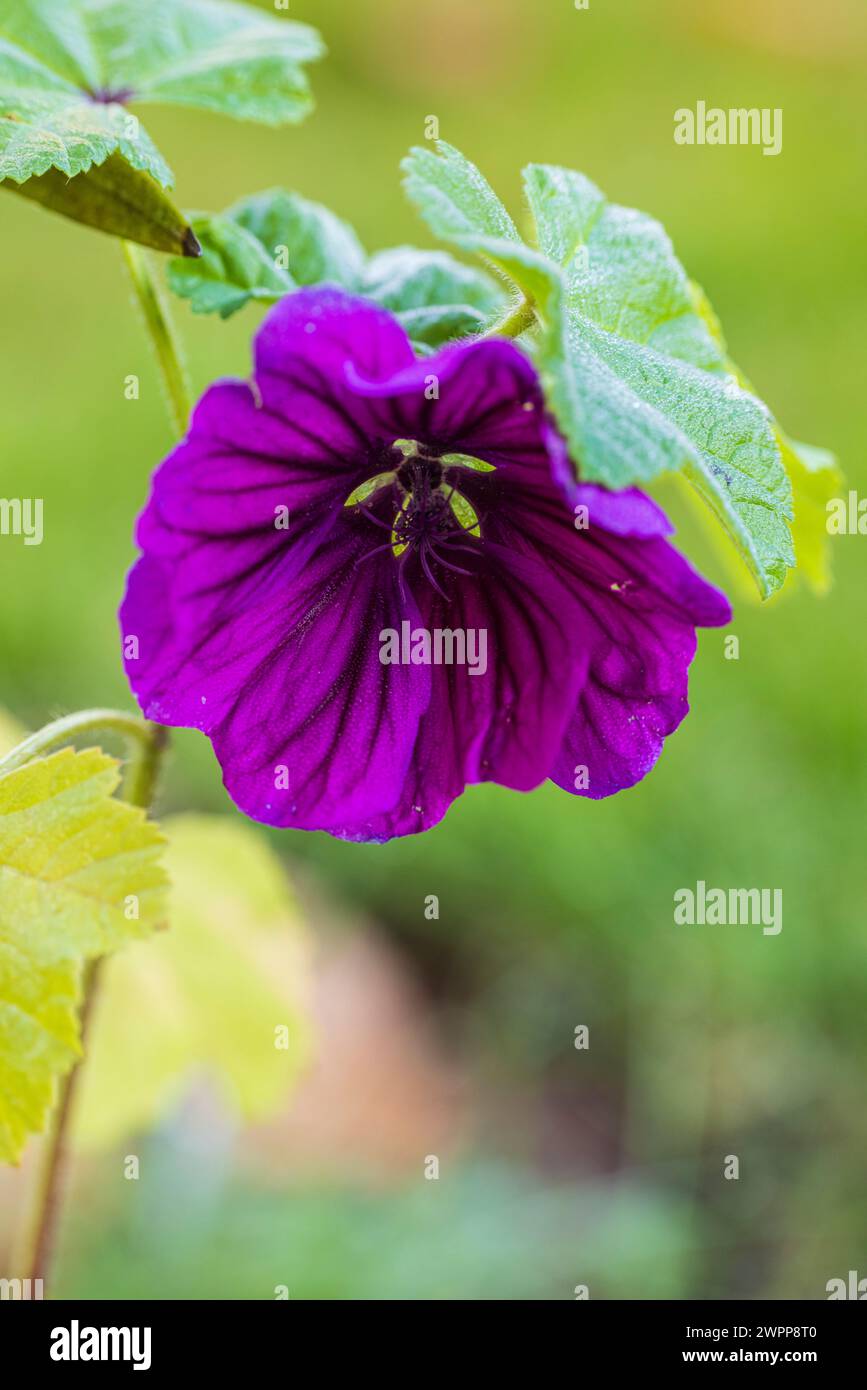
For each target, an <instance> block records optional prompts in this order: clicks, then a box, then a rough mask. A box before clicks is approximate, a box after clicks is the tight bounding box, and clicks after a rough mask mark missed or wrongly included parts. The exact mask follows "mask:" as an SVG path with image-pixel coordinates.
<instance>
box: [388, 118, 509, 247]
mask: <svg viewBox="0 0 867 1390" xmlns="http://www.w3.org/2000/svg"><path fill="white" fill-rule="evenodd" d="M401 167H402V169H403V170H404V174H405V178H404V186H405V188H406V191H407V193H408V194H409V196H410V198H411V199H412V201H413V202H414V203H415V205H416V207H417V208H418V209H419V211H420V212H421V214H422V216H423V217H424V219H425V221H426V222H427V224H428V226H429V227H430V229H431V231H432V232H434V233H435V234H436V236H440V237H444V238H445V240H446V241H455V242H458V243H459V244H460V242H461V239H462V238H463V237H473V236H482V237H493V238H494V239H495V240H506V241H515V242H520V240H521V238H520V236H519V235H518V229H517V227H516V226H515V224H514V222H513V221H512V219H511V217H510V216H509V214H508V212H507V211H506V209H505V208H504V207H503V204H502V203H501V202H500V200H499V198H498V197H497V195H496V193H495V192H494V190H493V189H492V188H491V185H490V184H489V183H488V181H487V179H486V178H484V176H483V175H482V174H481V173H480V172H479V170H478V169H477V168H476V166H475V164H471V163H470V161H469V160H468V159H466V158H465V157H464V156H463V155H462V154H461V152H460V151H459V150H456V149H455V148H454V146H453V145H448V144H446V142H445V141H444V140H438V141H437V142H436V153H434V151H433V150H431V149H423V148H421V147H420V146H416V147H415V148H414V149H412V150H410V152H409V154H408V155H407V157H406V159H404V160H403V162H402V165H401Z"/></svg>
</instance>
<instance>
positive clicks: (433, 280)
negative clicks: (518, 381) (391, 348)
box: [361, 246, 503, 348]
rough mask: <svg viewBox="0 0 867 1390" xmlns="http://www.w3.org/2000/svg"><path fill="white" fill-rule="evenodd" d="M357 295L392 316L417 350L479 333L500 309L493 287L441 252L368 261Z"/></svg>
mask: <svg viewBox="0 0 867 1390" xmlns="http://www.w3.org/2000/svg"><path fill="white" fill-rule="evenodd" d="M361 291H362V293H363V294H366V295H369V296H370V298H371V299H375V300H376V302H377V303H378V304H381V305H382V306H383V308H385V309H389V310H391V312H392V313H394V314H396V315H397V317H398V318H399V319H400V321H401V323H402V324H403V326H404V328H405V329H406V331H407V333H408V334H409V336H410V338H411V339H412V340H413V342H414V344H415V345H416V346H417V347H421V348H437V347H440V346H442V344H443V343H446V342H448V341H450V340H451V339H453V338H458V337H464V336H466V335H467V334H470V333H478V332H481V331H482V329H484V328H485V327H487V326H488V325H489V324H490V323H491V322H492V320H493V319H494V318H495V317H496V315H497V313H498V312H499V311H500V309H501V308H502V305H503V294H502V291H501V290H500V289H499V287H498V286H497V285H496V284H495V282H494V281H493V280H492V279H491V278H490V277H489V276H488V275H485V274H483V273H482V272H481V271H479V270H476V269H475V268H474V267H473V266H468V265H463V264H462V262H460V261H456V260H455V259H454V257H453V256H449V255H448V254H447V253H446V252H444V251H417V250H416V249H415V248H414V247H412V246H395V247H393V248H391V249H390V250H388V251H380V252H379V253H378V254H377V255H375V256H373V257H371V259H370V261H369V262H368V264H367V268H366V270H365V273H364V278H363V281H362V285H361Z"/></svg>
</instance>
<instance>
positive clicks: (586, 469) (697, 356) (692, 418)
mask: <svg viewBox="0 0 867 1390" xmlns="http://www.w3.org/2000/svg"><path fill="white" fill-rule="evenodd" d="M437 163H440V164H441V165H442V169H441V170H440V171H439V172H437V170H436V168H435V166H436V165H437ZM404 167H405V168H406V170H407V179H406V188H407V192H408V193H409V195H410V197H411V198H413V200H414V201H415V202H416V203H417V204H418V206H419V209H420V211H421V212H422V214H423V216H424V217H425V218H426V219H427V221H428V222H429V224H430V226H431V227H432V228H433V230H434V231H436V232H437V233H438V234H439V235H441V236H445V237H446V238H447V239H449V240H451V241H453V242H455V243H456V244H457V245H458V246H460V247H462V248H463V249H464V250H467V251H474V252H476V253H477V254H479V255H481V256H482V257H484V259H485V260H487V261H488V263H489V264H492V265H494V266H495V267H496V268H497V269H498V270H499V271H500V272H501V273H502V274H504V275H505V276H507V277H508V278H509V279H510V280H511V281H512V282H513V284H514V285H515V287H516V288H517V289H519V290H520V291H522V293H523V295H524V297H525V299H526V300H527V301H528V303H529V304H530V305H531V306H532V308H534V309H535V313H536V319H537V323H536V326H535V331H534V332H532V333H527V334H526V335H525V338H524V341H525V342H526V344H527V346H528V348H530V349H531V350H532V352H533V355H534V358H535V360H536V362H537V365H538V367H539V370H540V373H541V375H542V380H543V384H544V387H545V390H546V395H547V397H548V400H549V402H550V404H551V407H552V410H553V412H554V414H555V416H556V418H557V422H558V424H559V426H560V429H561V430H562V432H563V435H564V437H565V438H566V440H567V443H568V444H569V449H570V453H571V456H572V458H573V460H574V461H575V463H576V467H577V468H578V470H579V472H580V475H581V476H582V477H583V478H588V479H592V480H593V481H595V482H600V483H603V484H604V485H605V486H607V487H611V488H623V487H627V486H629V485H630V484H633V483H646V482H648V481H650V480H651V479H653V478H655V477H657V476H659V475H660V474H662V473H667V472H679V471H683V472H684V473H685V475H686V476H687V477H688V478H689V480H690V481H691V482H692V483H693V484H694V486H695V487H696V488H697V489H698V490H699V492H700V493H701V494H702V496H703V497H704V498H705V500H706V501H707V502H708V503H709V505H710V506H711V507H712V508H713V510H714V512H715V513H716V515H717V516H718V517H719V519H720V520H721V521H722V523H723V524H724V525H725V526H726V528H727V529H728V531H729V533H730V534H731V536H732V537H733V539H734V540H735V542H736V544H737V545H738V548H739V550H740V551H741V554H742V555H743V557H744V559H745V560H746V562H747V564H748V565H749V567H750V569H751V570H752V572H753V574H754V576H755V578H756V581H757V583H758V585H759V588H760V590H761V592H762V594H763V595H768V594H770V593H772V592H773V591H774V590H775V589H777V588H779V587H780V585H781V584H782V583H783V580H784V578H785V574H786V569H787V567H788V566H789V565H791V564H793V562H794V553H793V549H792V540H791V535H790V533H789V529H788V526H787V521H788V519H789V518H790V517H791V515H792V501H791V485H790V483H789V479H788V477H787V474H786V471H785V469H784V467H783V464H782V461H781V458H780V450H779V447H778V445H777V440H776V437H775V433H774V429H773V424H772V422H771V420H770V417H769V414H768V412H767V410H766V408H765V407H764V406H763V405H762V403H761V402H760V401H759V400H758V399H757V398H756V397H755V396H753V395H752V393H751V392H749V391H748V390H746V389H745V388H744V387H743V386H742V385H741V384H740V383H739V382H738V381H737V380H736V379H735V377H734V376H733V374H732V373H731V371H730V370H729V367H728V364H727V361H726V357H725V352H724V348H723V346H722V345H721V343H720V342H719V341H717V339H716V338H715V336H714V333H713V331H712V329H711V327H710V326H709V324H708V322H707V321H706V320H705V318H704V317H703V316H702V314H701V313H700V312H699V310H698V308H697V306H696V304H695V302H694V297H693V287H692V286H691V284H690V281H689V280H688V278H687V276H686V273H685V272H684V270H683V267H682V266H681V265H680V262H679V261H678V260H677V257H676V256H675V254H674V251H673V248H672V246H671V242H670V241H669V239H668V237H667V236H666V234H665V232H664V230H663V228H662V227H661V226H660V225H659V223H658V222H656V221H655V220H654V219H653V218H651V217H647V216H646V215H645V214H643V213H640V212H636V211H634V210H632V209H629V208H620V207H617V206H615V205H613V204H610V203H608V202H607V200H606V199H605V197H604V195H603V194H602V193H601V192H600V191H599V189H597V188H596V187H595V185H594V184H592V183H591V182H590V180H589V179H586V178H584V177H583V176H582V175H581V174H577V173H575V172H573V171H572V170H567V169H558V168H554V167H552V166H547V165H530V166H529V168H528V169H527V170H526V171H525V175H524V178H525V188H526V193H527V198H528V201H529V204H530V208H531V211H532V213H533V215H534V220H535V223H536V238H537V242H538V249H534V248H530V247H526V246H524V245H523V243H520V242H518V243H517V244H516V238H515V235H513V231H514V225H513V224H512V223H511V220H510V219H509V221H508V223H504V221H503V218H502V217H499V216H497V215H496V214H495V212H493V211H492V210H491V205H490V200H489V199H487V198H483V197H482V196H481V194H480V195H479V197H478V199H476V201H475V203H473V204H472V206H470V204H469V202H464V203H463V204H461V208H462V212H463V215H462V216H459V215H458V213H457V212H456V211H455V204H457V203H458V201H459V200H458V197H457V194H456V193H453V198H452V202H451V203H449V202H447V201H446V200H445V197H444V195H443V193H442V189H443V187H444V186H445V187H447V188H450V189H452V190H454V188H455V185H456V183H460V186H461V187H463V188H470V189H475V188H478V186H479V182H481V185H482V186H483V187H484V188H485V189H487V187H488V186H487V184H486V183H485V182H484V180H483V179H482V176H481V175H480V174H478V172H477V171H475V174H474V173H473V172H471V171H472V167H473V166H471V165H468V163H467V161H466V160H464V159H463V157H462V156H458V157H457V158H456V156H455V152H453V151H451V150H449V149H448V148H447V147H446V149H445V150H443V151H442V152H441V154H440V156H437V155H434V154H433V153H431V152H429V151H414V152H413V153H412V154H411V156H410V158H409V160H408V161H406V162H405V166H404ZM458 171H459V172H458ZM488 191H489V192H490V190H488ZM491 197H492V198H494V199H495V200H496V195H494V194H493V193H491ZM496 205H497V206H501V205H500V204H499V202H498V200H497V202H496ZM480 206H481V211H480V210H479V208H480ZM506 217H508V214H506ZM494 225H498V226H499V231H497V233H496V234H494V233H493V232H492V228H493V227H494ZM528 321H529V320H528Z"/></svg>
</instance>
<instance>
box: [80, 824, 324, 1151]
mask: <svg viewBox="0 0 867 1390" xmlns="http://www.w3.org/2000/svg"><path fill="white" fill-rule="evenodd" d="M163 829H164V831H165V833H166V835H167V836H168V842H169V843H168V849H167V853H166V861H167V865H168V869H169V875H170V878H171V881H172V887H171V897H170V911H169V916H170V925H171V930H170V931H168V932H165V933H164V934H162V935H161V936H160V937H159V938H157V939H155V940H153V941H150V942H148V943H147V944H144V945H141V946H136V947H133V949H132V950H130V951H125V952H124V953H123V954H122V955H119V956H117V957H116V958H115V959H114V960H112V961H110V962H109V963H108V964H107V966H106V968H105V969H104V971H103V976H102V980H101V984H100V994H99V998H98V1001H97V1007H96V1012H95V1015H94V1019H93V1028H92V1032H91V1033H90V1041H89V1044H88V1063H87V1067H86V1068H85V1069H84V1072H83V1074H82V1086H81V1090H80V1092H79V1101H80V1106H79V1110H78V1113H77V1117H76V1137H77V1139H78V1141H79V1142H80V1143H81V1144H82V1145H84V1146H98V1145H101V1144H109V1143H112V1142H114V1141H117V1140H120V1139H121V1138H124V1137H125V1136H127V1135H129V1134H131V1133H134V1132H135V1131H138V1130H143V1129H147V1128H149V1127H150V1126H151V1125H153V1124H154V1123H155V1122H156V1121H158V1120H159V1119H160V1117H161V1116H162V1115H163V1114H164V1113H165V1112H166V1111H167V1110H168V1109H169V1108H170V1107H171V1106H172V1104H173V1103H175V1102H176V1101H177V1100H178V1099H179V1098H180V1096H181V1095H182V1094H183V1092H184V1090H185V1088H186V1087H188V1086H189V1084H190V1082H191V1080H193V1079H194V1078H195V1077H196V1076H205V1077H208V1078H210V1079H212V1080H213V1081H216V1083H217V1085H218V1087H219V1090H220V1092H221V1094H222V1095H223V1098H224V1099H225V1100H227V1101H228V1102H229V1104H231V1105H232V1106H234V1107H236V1108H237V1109H238V1110H239V1111H240V1112H241V1114H242V1115H244V1116H245V1117H249V1118H253V1117H261V1116H263V1115H265V1114H267V1113H268V1112H269V1111H271V1110H273V1109H274V1108H276V1107H278V1106H279V1105H280V1104H281V1103H282V1102H283V1100H284V1099H285V1097H286V1095H287V1094H288V1093H289V1091H290V1090H291V1088H292V1086H293V1084H294V1083H295V1081H296V1079H297V1077H298V1074H299V1071H300V1069H301V1067H302V1066H303V1065H304V1062H305V1060H306V1058H307V1055H308V1051H309V1041H308V1025H307V1023H306V1011H305V1009H304V994H305V979H306V973H307V972H306V934H305V932H304V930H303V927H302V924H301V918H300V915H299V912H298V908H297V906H296V904H295V901H294V898H293V895H292V893H291V891H290V888H289V885H288V883H287V881H286V876H285V874H284V872H283V869H282V867H281V865H280V863H279V861H278V860H277V859H276V857H275V856H274V855H273V853H272V852H271V851H270V849H269V848H268V846H267V844H266V843H265V841H264V840H263V839H262V837H261V834H260V833H259V832H257V831H255V830H253V829H251V828H250V827H248V826H245V825H243V824H242V823H241V822H234V821H231V820H229V819H228V818H221V817H218V816H194V815H190V816H178V817H174V818H171V819H169V820H168V821H167V822H166V823H165V825H164V826H163ZM283 1030H285V1031H283Z"/></svg>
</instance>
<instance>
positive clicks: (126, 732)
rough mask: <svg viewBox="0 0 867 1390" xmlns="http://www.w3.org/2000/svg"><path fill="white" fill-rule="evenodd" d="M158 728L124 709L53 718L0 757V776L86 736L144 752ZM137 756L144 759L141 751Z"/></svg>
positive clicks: (153, 738)
mask: <svg viewBox="0 0 867 1390" xmlns="http://www.w3.org/2000/svg"><path fill="white" fill-rule="evenodd" d="M158 729H159V726H157V725H152V724H146V723H145V721H144V720H143V719H141V718H139V716H138V715H137V714H125V713H124V711H123V710H116V709H83V710H78V711H77V712H76V713H75V714H65V715H64V716H63V718H62V719H55V720H54V722H53V723H52V724H46V725H45V727H44V729H39V730H38V731H37V732H36V733H35V734H31V735H30V737H29V738H26V739H25V740H24V742H23V743H19V744H18V747H17V748H13V749H12V752H11V753H7V755H6V757H5V758H0V777H2V776H3V775H4V774H5V773H7V772H14V771H15V769H16V768H19V767H23V766H24V764H25V763H29V762H31V761H32V760H33V759H34V758H41V757H42V756H43V754H44V753H50V752H51V750H52V749H54V748H64V747H66V745H67V744H70V743H72V742H74V740H75V739H78V738H81V737H82V736H83V735H86V734H100V733H112V734H119V735H121V736H122V737H123V738H125V739H127V741H129V742H134V743H135V744H138V745H139V746H140V747H141V749H142V750H146V749H147V748H148V747H149V746H150V744H151V743H153V742H154V741H155V739H156V738H157V736H158V735H157V730H158ZM162 734H163V730H162V729H159V735H160V736H161V735H162ZM140 757H142V758H143V757H144V752H142V753H141V754H140ZM136 761H137V759H133V765H134V764H135V763H136ZM134 804H135V805H137V806H140V805H142V804H143V803H142V802H140V801H136V802H135V803H134Z"/></svg>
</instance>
